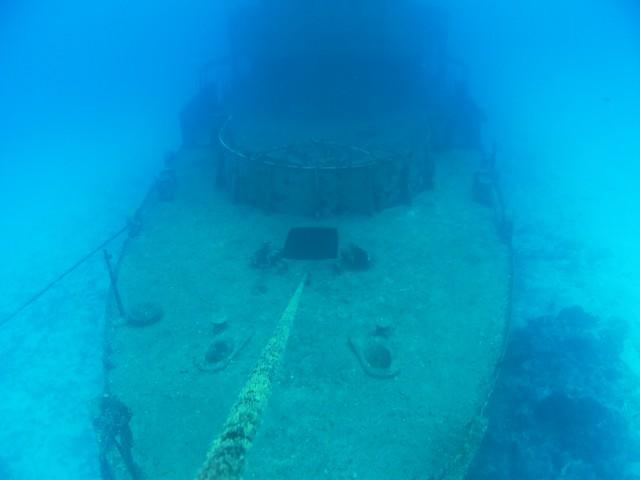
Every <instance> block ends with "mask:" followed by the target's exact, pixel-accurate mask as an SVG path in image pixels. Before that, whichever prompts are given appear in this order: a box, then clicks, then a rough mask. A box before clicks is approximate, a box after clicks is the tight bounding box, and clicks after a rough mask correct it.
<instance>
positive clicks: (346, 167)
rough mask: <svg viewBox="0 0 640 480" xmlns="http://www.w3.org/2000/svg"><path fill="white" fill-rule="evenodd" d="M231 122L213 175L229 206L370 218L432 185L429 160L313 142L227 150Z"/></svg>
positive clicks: (221, 132)
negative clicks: (229, 197) (219, 180)
mask: <svg viewBox="0 0 640 480" xmlns="http://www.w3.org/2000/svg"><path fill="white" fill-rule="evenodd" d="M229 137H231V134H230V119H227V121H226V122H224V123H223V125H222V127H221V128H220V130H219V133H218V141H219V156H218V162H219V163H218V170H219V171H220V177H221V178H222V179H223V182H222V183H224V184H225V185H227V186H228V187H229V189H230V191H231V195H232V198H233V200H234V202H238V203H246V204H250V205H254V206H257V207H261V208H263V209H265V210H266V211H269V212H278V213H289V214H298V215H306V216H314V217H329V216H333V215H340V214H372V213H374V212H376V211H378V210H381V209H384V208H388V207H392V206H396V205H400V204H403V203H404V204H406V203H409V202H410V201H411V199H412V197H413V196H414V195H415V194H417V193H419V192H420V191H422V190H424V189H426V188H428V187H429V186H430V185H431V181H432V175H433V165H432V163H431V161H430V158H429V156H428V155H426V154H423V155H417V154H415V153H414V152H395V153H394V152H382V151H373V150H369V149H366V148H362V147H359V146H355V145H346V144H341V143H338V142H334V141H328V140H319V139H312V140H309V141H306V142H299V143H292V144H288V145H284V146H279V147H275V148H268V149H264V150H261V151H257V152H254V151H250V150H248V149H243V148H240V147H237V146H235V145H232V142H231V141H230V140H229Z"/></svg>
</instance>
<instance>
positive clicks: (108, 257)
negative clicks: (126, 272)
mask: <svg viewBox="0 0 640 480" xmlns="http://www.w3.org/2000/svg"><path fill="white" fill-rule="evenodd" d="M102 253H103V255H104V263H105V264H106V266H107V272H109V280H111V289H112V291H113V297H114V298H115V299H116V306H117V307H118V313H120V316H121V317H123V318H124V317H126V312H125V311H124V305H122V298H121V297H120V292H119V291H118V285H117V279H116V275H115V273H114V271H113V266H112V265H111V254H110V253H109V252H108V251H107V249H106V248H105V249H104V250H102Z"/></svg>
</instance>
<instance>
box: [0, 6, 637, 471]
mask: <svg viewBox="0 0 640 480" xmlns="http://www.w3.org/2000/svg"><path fill="white" fill-rule="evenodd" d="M246 3H247V4H249V5H251V2H246ZM373 3H375V2H371V4H373ZM384 3H385V2H381V4H384ZM432 3H433V4H435V5H436V6H437V7H438V8H440V9H441V10H442V12H443V13H444V15H443V17H442V21H443V22H445V23H446V28H447V32H448V33H447V34H448V42H447V46H448V49H449V55H450V56H451V58H453V59H455V62H456V64H457V65H459V66H460V68H459V71H458V72H457V73H456V75H457V76H458V78H457V79H458V80H459V81H463V82H464V84H465V86H466V88H467V89H468V91H469V94H470V95H471V96H472V97H473V99H474V102H475V104H476V105H477V106H478V107H479V108H480V109H481V110H482V112H483V118H484V119H485V120H484V123H483V130H482V142H481V144H482V148H483V149H484V150H485V151H490V150H491V149H492V148H494V145H495V151H496V161H497V166H498V170H499V173H500V180H501V184H502V186H503V189H504V192H505V196H506V203H507V205H508V209H509V212H510V215H511V216H512V218H513V221H514V236H513V248H514V253H515V278H514V305H513V307H514V308H513V331H512V337H511V343H510V345H509V350H508V351H507V355H506V357H505V359H504V364H503V366H502V375H501V376H500V379H499V381H498V384H497V387H496V390H495V394H494V398H493V399H492V401H491V403H490V406H489V408H488V410H487V416H488V430H487V434H486V436H485V440H484V442H483V443H482V445H481V446H480V449H479V451H478V455H477V456H476V458H475V460H474V462H473V464H472V467H471V468H470V470H469V473H468V477H469V478H471V479H473V478H479V479H481V478H517V479H534V478H535V479H540V478H549V479H552V478H567V479H591V478H594V479H600V478H606V479H620V478H628V479H632V478H638V477H640V458H638V456H637V453H636V452H638V451H640V449H639V448H638V447H640V445H638V440H639V439H638V438H637V436H638V435H637V431H638V419H639V418H640V417H639V416H638V412H639V410H638V407H639V405H638V400H640V399H639V398H638V394H639V391H640V390H639V389H638V375H639V374H640V330H639V327H638V319H639V318H640V302H639V301H638V295H639V292H640V273H638V272H640V252H639V251H638V248H637V245H638V241H639V240H640V222H638V213H637V206H638V205H640V189H638V179H639V178H640V161H639V159H640V135H638V132H639V131H640V82H639V81H638V80H639V79H640V51H639V50H640V41H639V40H640V38H639V37H640V30H639V29H638V19H639V16H640V12H639V8H638V6H637V5H636V4H635V3H634V2H631V1H623V0H615V1H610V2H603V1H597V0H588V1H582V2H578V1H576V0H567V1H565V2H562V3H561V4H560V5H558V2H550V1H547V0H543V1H539V2H533V1H521V2H507V1H505V0H490V1H488V2H481V3H480V4H479V3H478V2H473V1H470V0H457V1H455V2H432ZM371 4H366V5H365V4H364V2H363V5H362V8H376V5H373V6H372V5H371ZM229 6H230V5H228V4H224V2H219V3H216V4H212V3H211V2H204V1H195V0H194V1H190V2H174V1H170V2H162V4H161V5H158V4H157V3H154V2H148V1H146V0H141V1H138V2H124V1H116V2H106V1H97V2H91V3H82V2H77V1H73V0H62V1H58V2H52V1H46V0H45V1H41V2H30V1H25V2H5V3H4V4H3V6H0V104H1V105H3V109H2V112H3V114H2V115H1V116H0V234H1V235H0V252H2V253H1V256H2V257H1V258H2V262H0V322H1V321H2V320H1V319H2V318H4V317H5V315H10V314H11V313H12V312H13V311H15V309H16V308H18V307H19V306H20V305H22V304H23V302H25V301H26V300H27V299H29V297H30V295H31V294H33V293H34V292H37V291H38V290H39V289H40V288H41V287H42V286H44V285H45V284H47V282H49V280H51V279H52V278H54V277H55V276H56V275H57V274H59V273H60V272H62V271H64V270H65V269H66V268H67V267H68V266H69V265H71V264H73V262H75V261H76V260H77V259H78V258H79V257H81V256H82V255H83V254H84V253H86V252H87V251H89V250H90V249H91V248H93V247H94V246H95V245H97V244H99V243H100V242H101V241H102V240H103V239H104V238H106V237H107V236H109V235H110V234H112V233H113V232H114V231H116V230H117V229H118V228H120V227H121V226H122V224H123V223H124V221H125V220H126V218H127V216H128V215H130V214H131V212H132V211H133V210H135V208H136V207H137V205H138V204H139V202H140V201H141V200H142V198H143V197H144V195H145V193H146V191H147V189H148V188H149V185H150V184H151V183H152V182H153V181H154V178H155V175H156V174H157V172H158V171H159V170H160V169H161V168H162V165H163V159H164V158H165V155H166V153H167V152H168V151H171V150H173V149H176V148H178V147H179V145H180V126H179V118H180V112H181V110H182V107H183V106H184V105H185V104H186V103H187V102H188V100H189V99H190V98H191V97H192V95H193V94H194V92H195V91H196V90H197V88H198V83H199V80H200V79H199V75H198V72H199V71H200V68H201V66H202V65H204V64H205V63H207V62H208V61H210V60H211V59H216V58H224V56H225V54H226V53H225V52H226V51H227V50H226V49H227V47H228V45H227V42H226V40H225V35H224V31H225V20H226V18H227V17H226V14H227V10H228V7H229ZM302 35H303V34H302ZM371 54H372V56H373V58H375V55H376V46H375V45H372V46H371ZM227 74H228V72H224V71H215V72H214V75H220V76H226V75H227ZM389 78H390V79H391V80H393V78H394V77H393V75H391V74H390V75H389ZM225 81H229V79H228V78H227V79H226V80H225ZM221 83H224V82H221ZM356 83H357V82H356ZM220 88H221V92H222V91H223V90H224V88H223V87H220ZM221 95H222V93H221ZM334 107H335V106H334ZM338 107H339V105H338ZM110 248H113V249H114V250H117V245H114V246H112V247H110ZM107 288H108V278H106V276H105V274H104V266H103V263H102V260H101V258H100V256H99V255H98V256H97V257H95V258H92V259H91V260H89V261H88V262H87V263H85V264H83V266H82V267H81V268H80V269H78V270H76V271H74V272H73V274H72V275H70V276H69V277H67V278H66V279H65V280H64V281H63V282H62V283H61V284H59V285H57V286H56V287H55V289H53V290H52V291H50V292H48V293H47V294H46V295H45V296H43V297H42V298H41V299H39V300H38V301H37V302H36V303H34V304H33V305H31V306H30V307H28V308H27V309H25V310H24V311H23V312H22V313H21V314H20V315H18V316H16V317H14V318H12V319H11V321H10V322H8V323H6V324H2V325H0V364H1V367H0V478H7V479H23V478H24V479H31V478H60V479H63V478H79V479H84V478H87V479H92V478H99V475H100V473H99V466H98V462H97V448H96V446H95V442H94V433H93V431H92V426H91V422H90V419H89V415H88V413H87V412H88V404H89V401H90V400H91V399H92V398H94V397H95V396H96V395H98V394H99V393H100V390H101V382H102V366H101V363H100V357H101V349H102V316H103V312H104V302H105V297H106V291H107Z"/></svg>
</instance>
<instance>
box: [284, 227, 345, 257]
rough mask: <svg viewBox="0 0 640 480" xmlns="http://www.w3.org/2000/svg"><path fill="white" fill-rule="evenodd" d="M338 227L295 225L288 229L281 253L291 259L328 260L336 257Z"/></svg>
mask: <svg viewBox="0 0 640 480" xmlns="http://www.w3.org/2000/svg"><path fill="white" fill-rule="evenodd" d="M338 243H339V242H338V229H336V228H330V227H296V228H292V229H291V230H289V233H288V234H287V240H286V242H285V244H284V249H283V251H282V255H283V256H284V258H289V259H292V260H330V259H335V258H338Z"/></svg>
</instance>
